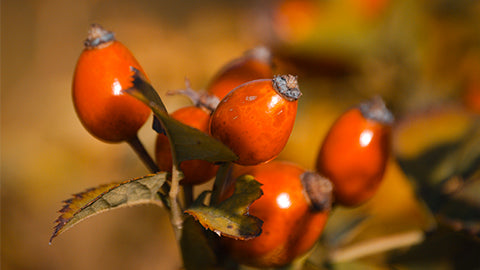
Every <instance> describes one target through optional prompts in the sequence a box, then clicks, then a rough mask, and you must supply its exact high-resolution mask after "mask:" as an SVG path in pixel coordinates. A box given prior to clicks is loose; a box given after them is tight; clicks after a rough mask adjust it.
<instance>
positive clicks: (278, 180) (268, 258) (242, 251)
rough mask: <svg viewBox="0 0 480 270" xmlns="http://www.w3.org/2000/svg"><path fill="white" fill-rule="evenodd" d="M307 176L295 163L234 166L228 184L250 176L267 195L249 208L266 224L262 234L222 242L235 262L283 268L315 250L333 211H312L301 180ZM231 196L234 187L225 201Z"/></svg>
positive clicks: (225, 196) (280, 162)
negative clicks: (247, 238) (260, 184)
mask: <svg viewBox="0 0 480 270" xmlns="http://www.w3.org/2000/svg"><path fill="white" fill-rule="evenodd" d="M304 172H305V170H304V169H303V168H301V167H299V166H298V165H296V164H294V163H290V162H285V161H276V160H274V161H271V162H269V163H266V164H261V165H257V166H239V165H234V166H233V169H232V172H231V175H230V176H229V177H228V179H227V181H230V182H234V180H233V179H236V178H237V177H239V176H241V175H244V174H250V175H252V176H254V177H255V180H257V181H258V182H260V183H262V184H263V185H262V187H261V188H262V191H263V195H262V196H261V197H260V198H259V199H258V200H256V201H254V202H253V203H252V204H251V205H250V207H249V214H250V215H253V216H256V217H258V218H260V219H261V220H263V226H262V233H261V234H260V235H259V236H258V237H256V238H253V239H251V240H236V239H232V238H226V237H223V238H222V240H221V242H222V244H223V245H224V247H225V249H226V250H227V251H228V254H229V255H230V256H231V257H232V259H234V260H235V261H236V262H238V263H241V264H245V265H249V266H253V267H279V266H283V265H286V264H289V263H291V262H292V261H293V260H294V259H295V258H297V257H299V256H301V255H303V254H305V253H306V252H307V251H309V250H310V249H311V248H312V247H313V246H314V244H315V242H316V241H317V239H318V238H319V237H320V235H321V233H322V231H323V228H324V226H325V223H326V221H327V218H328V214H329V210H330V209H326V210H323V211H316V210H313V209H312V208H311V207H310V205H309V202H308V201H307V199H306V196H305V192H304V188H303V185H302V183H301V180H300V177H301V175H302V174H303V173H304ZM231 193H233V190H232V188H231V187H230V188H228V189H226V191H225V192H224V194H223V196H221V198H222V199H225V198H228V197H229V196H230V195H231Z"/></svg>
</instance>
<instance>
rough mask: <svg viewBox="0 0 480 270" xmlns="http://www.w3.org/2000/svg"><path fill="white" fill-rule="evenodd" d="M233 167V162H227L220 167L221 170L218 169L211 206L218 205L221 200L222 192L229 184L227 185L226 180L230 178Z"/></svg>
mask: <svg viewBox="0 0 480 270" xmlns="http://www.w3.org/2000/svg"><path fill="white" fill-rule="evenodd" d="M231 166H232V162H225V163H223V164H222V165H220V168H218V171H217V176H216V177H215V182H214V183H213V191H212V196H211V199H210V205H216V204H218V201H219V199H220V194H222V191H223V189H224V188H225V185H226V184H228V183H225V180H226V178H227V176H228V173H229V171H230V167H231Z"/></svg>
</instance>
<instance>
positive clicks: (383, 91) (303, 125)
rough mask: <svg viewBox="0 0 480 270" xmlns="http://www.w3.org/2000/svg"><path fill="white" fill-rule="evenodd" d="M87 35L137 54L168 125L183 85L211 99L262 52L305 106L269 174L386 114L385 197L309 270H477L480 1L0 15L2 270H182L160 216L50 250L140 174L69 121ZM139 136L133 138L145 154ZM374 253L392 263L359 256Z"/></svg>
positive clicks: (116, 223) (210, 2) (141, 212)
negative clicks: (334, 132)
mask: <svg viewBox="0 0 480 270" xmlns="http://www.w3.org/2000/svg"><path fill="white" fill-rule="evenodd" d="M91 23H99V24H101V25H103V26H104V27H105V28H106V29H109V30H112V31H113V32H115V33H116V37H117V39H118V40H120V41H121V42H122V43H124V44H125V45H126V46H127V47H128V48H129V49H130V50H131V51H132V52H133V54H134V55H135V56H136V58H137V59H138V61H139V62H140V63H141V65H142V66H143V68H144V70H145V71H146V73H147V74H148V76H149V77H150V79H151V81H152V84H153V86H154V87H155V88H156V89H157V91H158V92H159V94H160V96H161V97H162V98H163V101H164V103H165V104H166V106H167V109H168V110H169V111H174V110H176V109H177V108H180V107H182V106H185V105H188V104H190V103H189V101H188V100H187V99H186V98H185V97H180V96H166V95H165V93H166V91H168V90H174V89H179V88H182V87H184V79H185V78H188V79H189V80H190V82H191V84H192V87H193V88H194V89H202V88H205V87H206V85H207V83H208V81H209V79H211V78H212V76H213V75H214V74H215V73H216V72H217V71H218V69H219V68H220V67H221V66H222V65H223V64H225V63H226V62H228V61H230V60H231V59H233V58H236V57H238V56H240V55H241V54H242V53H243V52H244V51H246V50H248V49H251V48H252V47H254V46H257V45H265V46H268V47H269V48H271V50H272V51H273V54H274V62H275V64H276V69H277V70H276V72H277V73H292V74H296V75H298V76H299V84H300V88H301V90H302V92H303V95H304V96H303V98H302V99H301V100H300V103H299V113H298V115H297V121H296V124H295V128H294V131H293V133H292V136H291V139H290V141H289V143H288V145H287V147H286V148H285V150H284V151H283V152H282V154H281V156H280V158H281V159H287V160H291V161H295V162H297V163H299V164H301V165H302V166H304V167H305V168H308V169H313V167H314V162H315V158H316V154H317V153H316V152H317V150H318V148H319V146H320V143H321V141H322V139H323V137H324V135H325V134H326V132H327V131H328V128H329V126H330V125H331V124H332V123H333V121H334V120H335V119H336V118H337V117H338V116H339V115H340V114H341V112H342V111H344V110H345V109H347V108H349V107H351V106H354V105H355V104H357V103H358V102H360V101H363V100H365V99H368V98H370V97H372V96H373V95H380V96H382V97H383V98H384V100H385V101H386V103H387V106H388V107H389V108H390V109H391V110H392V112H393V113H394V115H395V116H396V119H397V124H396V126H395V133H394V135H395V136H394V137H395V139H394V145H393V148H394V149H393V150H394V151H393V155H392V159H391V161H390V163H389V167H388V168H387V172H386V176H385V179H384V182H383V183H382V186H381V188H380V190H379V192H378V193H377V194H376V196H375V197H374V198H373V199H372V200H371V201H370V202H368V203H367V204H366V205H364V206H362V207H360V208H357V209H340V208H339V209H336V210H335V211H334V213H333V214H332V219H331V222H330V221H329V225H328V228H327V231H326V233H325V235H324V239H323V240H324V241H323V243H324V244H325V245H324V247H321V248H318V249H317V250H316V252H317V253H318V254H317V253H315V252H314V254H313V257H314V259H313V260H312V261H313V262H315V261H320V264H322V263H323V262H325V260H329V261H330V262H331V264H330V266H333V267H334V268H338V269H354V268H353V267H357V268H359V269H371V268H373V269H377V268H378V269H383V268H385V267H387V266H390V267H391V266H392V265H395V267H397V268H398V269H410V268H412V269H414V268H416V269H428V268H434V269H478V268H480V263H479V261H478V254H480V248H479V242H478V234H479V232H480V227H479V223H480V218H479V214H478V213H480V210H479V204H480V203H479V202H478V198H480V193H479V191H480V188H479V187H478V182H479V180H478V179H479V174H478V164H479V158H478V157H479V155H478V153H479V152H480V151H479V149H480V147H479V143H478V138H480V135H479V134H480V133H479V132H478V130H479V129H478V125H479V121H478V114H479V113H480V4H479V3H478V2H477V1H472V0H460V1H458V0H440V1H418V0H402V1H400V0H335V1H333V0H309V1H307V0H279V1H214V0H202V1H199V0H191V1H180V2H179V1H177V2H173V1H146V0H137V1H126V0H120V1H108V0H88V1H70V0H63V1H60V0H41V1H38V0H24V1H13V0H3V1H1V145H0V147H1V268H2V269H72V270H74V269H179V268H180V267H181V265H182V264H181V258H180V254H179V251H178V248H177V246H176V244H175V241H174V236H173V231H172V229H171V227H170V224H169V220H168V215H167V213H166V211H165V210H164V209H162V208H159V207H157V206H136V207H131V208H124V209H120V210H115V211H110V212H107V213H104V214H102V215H99V216H95V217H93V218H91V219H88V220H87V221H84V222H82V223H80V224H79V225H77V226H75V228H74V229H73V230H70V231H68V232H67V233H65V234H62V235H61V236H59V237H58V238H56V239H55V240H54V242H53V244H52V245H49V244H48V241H49V237H50V236H51V234H52V232H53V226H54V220H55V219H56V218H57V216H58V213H57V211H58V210H59V209H60V208H61V207H62V200H64V199H67V198H69V197H70V196H71V194H74V193H78V192H80V191H83V190H85V189H87V188H89V187H94V186H97V185H100V184H105V183H110V182H118V181H122V180H125V179H129V178H132V177H137V176H142V175H145V174H147V173H148V171H147V169H146V168H145V167H144V166H143V164H141V162H140V161H139V160H138V159H137V158H136V156H135V154H134V153H133V151H132V150H131V149H130V148H129V147H128V146H127V144H105V143H103V142H100V141H98V140H96V139H95V138H93V137H92V136H90V135H89V134H88V132H87V131H86V130H85V129H84V128H83V127H82V126H81V124H80V121H79V120H78V119H77V117H76V115H75V112H74V109H73V106H72V100H71V83H72V74H73V70H74V68H75V63H76V61H77V58H78V56H79V55H80V53H81V51H82V49H83V40H84V39H85V37H86V34H87V31H88V28H89V25H90V24H91ZM150 126H151V122H148V123H147V124H146V125H145V126H144V127H143V128H142V130H141V132H140V138H141V140H142V141H143V142H144V144H145V145H146V146H147V148H148V150H149V151H150V152H151V151H152V150H153V142H154V138H155V134H154V132H153V131H152V130H151V129H150ZM472 134H473V135H472ZM477 135H478V136H477ZM467 143H468V144H467ZM446 146H448V147H446ZM440 150H441V151H440ZM475 172H477V173H475ZM452 179H454V180H455V181H453V180H452ZM472 183H473V184H472ZM463 187H469V188H468V190H469V193H468V194H466V193H467V192H464V191H465V190H466V188H463ZM470 187H471V188H470ZM462 188H463V189H462ZM452 194H454V195H455V196H450V195H452ZM452 198H454V199H452ZM451 201H454V202H455V203H458V201H460V202H462V203H463V204H455V205H454V204H450V203H445V202H451ZM452 209H453V210H452ZM459 209H461V210H462V214H459V211H458V210H459ZM463 212H464V213H463ZM453 213H455V215H454V214H453ZM352 228H355V229H352ZM391 236H394V237H393V238H391ZM389 237H390V238H389ZM395 237H396V238H395ZM379 239H380V240H381V239H387V240H391V243H394V245H393V246H394V247H392V248H389V247H388V245H387V246H385V245H383V246H382V247H383V250H384V252H373V251H372V252H371V254H360V255H359V254H358V250H359V249H360V250H364V247H365V246H368V245H367V244H369V243H377V244H378V241H376V240H379ZM398 239H400V240H398ZM387 242H388V241H387ZM452 245H454V246H455V248H454V247H452ZM377 246H378V245H377ZM352 247H353V248H352ZM355 247H357V250H355ZM358 247H360V248H358ZM411 247H413V248H411ZM349 248H352V249H353V253H352V252H351V251H352V249H349ZM426 250H427V251H426ZM355 251H356V253H355ZM349 252H350V253H349ZM352 254H353V255H352ZM475 254H476V256H475ZM316 255H318V256H316ZM315 258H317V259H315ZM362 267H363V268H362Z"/></svg>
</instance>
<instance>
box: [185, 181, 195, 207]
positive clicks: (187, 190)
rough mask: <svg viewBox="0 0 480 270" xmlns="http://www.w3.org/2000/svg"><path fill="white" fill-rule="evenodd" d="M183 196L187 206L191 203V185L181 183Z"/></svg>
mask: <svg viewBox="0 0 480 270" xmlns="http://www.w3.org/2000/svg"><path fill="white" fill-rule="evenodd" d="M183 196H184V200H185V208H188V207H189V206H190V205H192V203H193V185H190V184H185V185H183Z"/></svg>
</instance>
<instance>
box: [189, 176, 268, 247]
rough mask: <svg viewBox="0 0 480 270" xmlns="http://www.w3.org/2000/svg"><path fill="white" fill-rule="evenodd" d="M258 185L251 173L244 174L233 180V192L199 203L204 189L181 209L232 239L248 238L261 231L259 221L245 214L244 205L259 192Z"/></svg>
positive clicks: (245, 207)
mask: <svg viewBox="0 0 480 270" xmlns="http://www.w3.org/2000/svg"><path fill="white" fill-rule="evenodd" d="M261 185H262V184H260V183H259V182H257V181H256V180H255V179H254V178H253V177H252V176H250V175H244V176H241V177H239V178H238V179H237V181H236V182H235V191H234V193H233V195H232V196H231V197H229V198H227V199H226V200H224V201H222V202H220V203H219V204H218V205H215V206H206V205H205V204H203V202H204V200H205V197H206V196H207V192H203V193H202V194H200V196H198V198H197V200H196V201H195V203H194V204H193V205H192V206H191V207H190V208H189V209H187V210H186V211H185V212H186V213H188V214H190V215H192V216H193V217H194V218H195V219H196V220H198V221H199V222H200V224H202V226H203V227H205V228H207V229H209V230H212V231H214V232H215V233H217V234H219V235H223V236H227V237H231V238H235V239H242V240H246V239H251V238H254V237H257V236H259V235H260V233H261V232H262V229H261V227H262V224H263V221H262V220H260V219H259V218H257V217H254V216H251V215H249V214H248V207H249V206H250V204H252V202H253V201H255V200H257V199H258V198H260V197H261V196H262V195H263V192H262V190H261V188H260V186H261Z"/></svg>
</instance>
